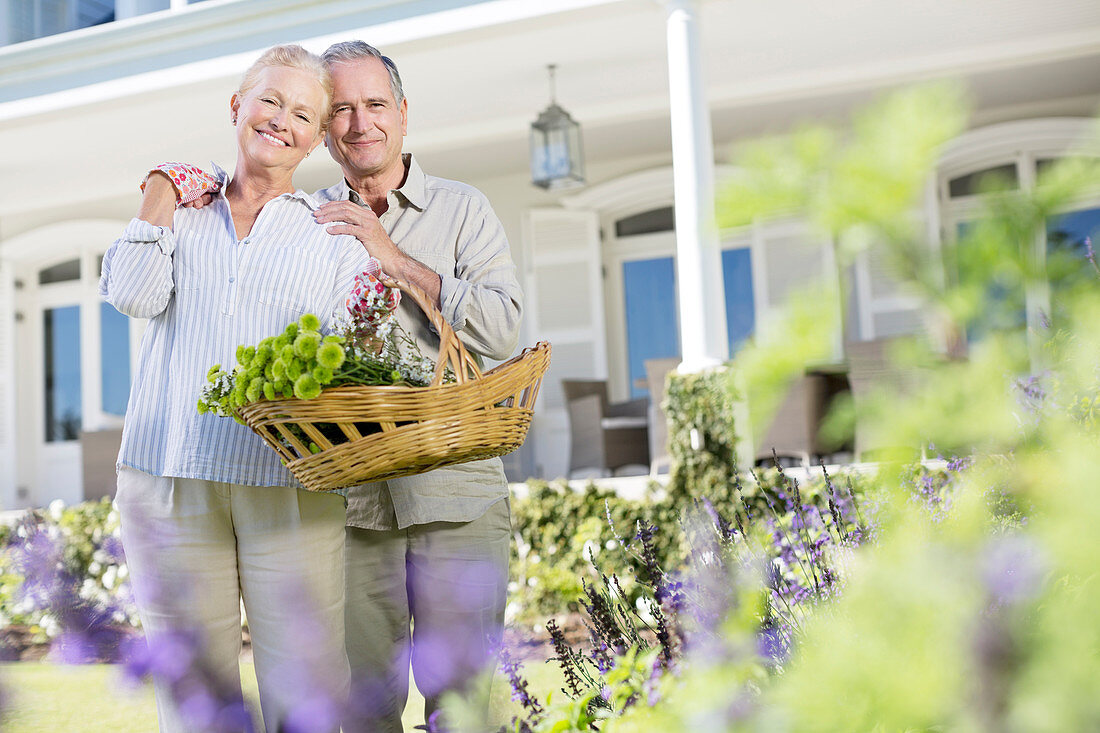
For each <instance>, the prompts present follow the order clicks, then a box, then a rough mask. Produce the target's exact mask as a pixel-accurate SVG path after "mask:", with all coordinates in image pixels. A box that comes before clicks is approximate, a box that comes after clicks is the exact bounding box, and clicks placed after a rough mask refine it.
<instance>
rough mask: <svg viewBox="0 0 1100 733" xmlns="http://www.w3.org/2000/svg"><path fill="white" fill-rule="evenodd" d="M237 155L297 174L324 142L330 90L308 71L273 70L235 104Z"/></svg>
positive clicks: (234, 100)
mask: <svg viewBox="0 0 1100 733" xmlns="http://www.w3.org/2000/svg"><path fill="white" fill-rule="evenodd" d="M230 108H231V110H232V118H231V119H232V120H233V122H234V124H235V125H236V128H237V150H238V155H239V156H240V157H242V158H244V159H245V160H247V161H249V162H251V163H254V164H257V165H259V166H262V167H274V168H289V169H291V170H293V169H294V168H296V167H297V166H298V164H299V163H301V162H302V159H303V158H305V157H306V155H307V154H308V153H309V152H310V151H312V150H313V149H314V148H315V147H317V145H318V144H319V143H320V142H321V138H322V127H321V122H322V120H323V119H324V117H325V115H326V114H327V113H328V100H327V98H326V95H325V90H324V88H323V87H322V86H321V84H320V83H319V82H318V81H317V79H316V78H315V77H314V76H313V75H312V74H310V73H309V72H308V71H304V70H302V69H296V68H292V67H289V66H268V67H266V68H264V69H263V70H262V71H261V72H260V74H259V76H258V77H257V79H256V83H255V84H254V85H253V86H252V87H251V88H250V89H248V90H247V91H245V92H244V93H243V94H234V95H233V98H232V100H231V101H230Z"/></svg>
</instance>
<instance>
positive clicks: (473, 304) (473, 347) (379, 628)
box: [314, 41, 521, 731]
mask: <svg viewBox="0 0 1100 733" xmlns="http://www.w3.org/2000/svg"><path fill="white" fill-rule="evenodd" d="M323 58H324V61H325V63H326V64H327V66H328V67H329V69H330V70H331V72H332V76H333V80H334V82H335V90H334V94H333V105H332V110H333V117H332V122H331V124H330V125H329V128H328V134H327V136H326V138H325V145H326V147H328V150H329V153H330V154H331V155H332V157H333V159H335V160H336V162H337V163H339V164H340V167H341V169H343V173H344V179H343V180H342V181H340V183H338V184H336V185H335V186H332V187H331V188H327V189H323V190H321V191H318V192H317V193H316V194H315V196H316V197H317V198H318V199H319V200H321V201H326V202H327V203H324V204H322V205H321V207H320V208H319V209H318V210H317V211H316V212H315V214H314V216H315V218H316V219H317V221H318V222H321V223H324V224H328V225H329V226H328V227H327V229H328V231H329V232H330V233H333V234H351V235H353V236H355V237H356V238H358V239H359V241H360V242H362V243H363V245H364V246H365V247H366V249H367V250H368V252H370V254H372V255H373V256H374V257H376V258H377V259H378V260H379V261H380V262H381V264H382V268H383V269H384V270H385V271H386V272H387V273H389V274H391V275H393V276H395V277H398V278H400V279H402V280H405V281H406V282H411V283H415V284H416V285H418V286H419V287H420V288H422V289H423V290H424V291H425V292H426V293H427V294H428V296H429V297H430V298H431V299H432V300H433V301H434V302H435V304H436V306H437V307H438V308H439V309H440V311H441V312H442V314H443V316H444V317H445V318H446V319H447V321H448V322H449V323H450V324H451V326H453V327H454V329H455V331H456V332H457V333H458V335H459V337H460V338H461V339H462V341H463V343H464V344H465V345H466V347H467V348H468V349H469V350H470V351H471V352H473V353H475V354H477V355H481V356H485V357H489V358H492V359H504V358H507V357H509V356H511V354H512V351H513V350H514V349H515V348H516V343H517V339H518V330H519V323H520V300H521V293H520V288H519V283H518V281H517V279H516V270H515V265H514V264H513V263H512V259H511V256H510V254H509V249H508V241H507V239H506V238H505V235H504V229H503V227H502V226H501V224H500V221H499V220H498V219H497V217H496V215H495V214H494V213H493V210H492V209H491V208H490V206H489V203H488V201H487V200H486V199H485V196H484V195H482V194H481V193H480V192H479V191H477V190H476V189H474V188H472V187H471V186H468V185H465V184H462V183H458V182H456V181H449V180H445V179H442V178H436V177H435V176H429V175H426V174H425V173H424V172H423V171H422V170H421V169H420V166H419V165H418V164H417V162H416V160H415V159H414V158H413V156H412V155H411V154H408V153H403V152H402V146H403V143H404V136H405V133H406V130H407V122H408V102H407V100H406V99H405V96H404V92H403V90H402V87H401V77H400V76H399V75H398V72H397V67H396V66H395V65H394V63H393V61H391V60H390V59H389V58H387V57H385V56H383V55H382V54H381V53H379V52H378V50H377V49H375V48H374V47H372V46H369V45H367V44H366V43H363V42H360V41H351V42H346V43H338V44H336V45H334V46H332V47H330V48H329V49H328V50H327V51H326V52H325V54H324V56H323ZM398 318H399V322H400V323H401V325H402V326H403V327H404V328H405V329H406V331H408V333H410V334H411V335H412V336H413V337H414V338H415V339H416V341H417V342H418V343H419V345H420V348H421V350H422V351H423V352H424V354H425V356H431V357H433V358H434V357H435V355H436V354H437V353H438V349H439V337H438V335H437V334H435V333H434V332H433V331H432V330H431V328H430V327H429V325H428V321H427V319H426V318H425V317H424V315H423V314H422V313H421V312H420V311H419V309H418V308H417V307H416V305H415V304H413V303H412V302H411V301H407V302H404V303H402V305H401V309H400V312H399V316H398ZM346 532H347V534H346V543H345V551H346V570H347V573H346V583H347V608H346V612H345V615H346V632H347V633H346V638H347V649H348V657H349V660H350V662H351V670H352V678H353V680H357V681H359V683H360V687H359V688H358V690H359V693H358V699H359V702H360V703H361V706H360V710H359V711H358V713H359V715H360V716H361V717H370V716H375V719H374V720H372V721H371V722H370V723H369V729H370V730H378V731H382V730H384V731H401V730H402V728H401V713H402V710H403V709H404V707H405V701H406V698H407V696H408V688H409V665H410V662H411V665H412V670H413V674H414V677H415V680H416V685H417V688H418V689H419V690H420V691H421V692H422V693H423V694H424V697H425V699H426V703H427V704H426V711H425V716H426V717H428V716H430V715H431V714H432V713H433V712H434V711H435V710H436V709H437V707H438V704H439V700H440V696H441V695H442V693H444V692H447V691H449V690H457V691H460V692H465V693H467V694H471V692H470V690H469V685H470V683H471V682H472V681H473V680H474V678H475V677H476V676H477V673H478V672H479V671H481V670H483V669H484V668H486V666H487V665H489V664H491V661H492V646H493V645H494V643H495V641H496V640H498V639H499V637H500V633H501V629H502V625H503V616H504V604H505V596H506V588H507V581H508V543H509V537H510V517H509V507H508V492H507V484H506V482H505V479H504V471H503V466H502V464H501V462H500V460H499V459H496V458H494V459H491V460H487V461H477V462H473V463H465V464H461V465H458V466H454V467H451V468H442V469H437V470H435V471H431V472H429V473H426V474H423V475H420V476H412V477H408V478H402V479H395V480H391V481H385V482H379V483H374V484H368V485H365V486H359V487H355V488H353V489H351V490H349V493H348V517H347V530H346ZM354 695H356V692H355V691H353V696H354ZM476 702H477V704H480V705H483V706H485V707H487V705H488V701H487V700H485V699H480V700H478V701H476ZM345 730H347V728H345Z"/></svg>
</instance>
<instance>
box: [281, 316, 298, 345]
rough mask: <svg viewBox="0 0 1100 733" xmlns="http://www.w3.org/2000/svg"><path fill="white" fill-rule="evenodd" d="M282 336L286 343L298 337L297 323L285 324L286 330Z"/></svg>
mask: <svg viewBox="0 0 1100 733" xmlns="http://www.w3.org/2000/svg"><path fill="white" fill-rule="evenodd" d="M283 335H284V336H286V338H287V343H290V342H291V341H293V340H294V339H296V338H297V337H298V322H297V321H295V322H294V323H288V324H286V329H285V330H284V331H283Z"/></svg>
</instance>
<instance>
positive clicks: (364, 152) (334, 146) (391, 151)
mask: <svg viewBox="0 0 1100 733" xmlns="http://www.w3.org/2000/svg"><path fill="white" fill-rule="evenodd" d="M331 71H332V81H333V95H332V122H330V123H329V128H328V134H327V135H326V137H325V145H326V147H328V150H329V153H330V154H331V155H332V158H333V160H335V161H336V162H337V163H339V164H340V167H341V168H342V169H343V170H344V176H345V177H347V178H348V180H349V181H351V182H353V183H354V182H356V181H358V180H362V179H366V178H376V177H379V176H385V175H387V174H389V173H392V172H393V171H395V170H397V169H398V168H402V167H403V163H402V162H401V146H402V144H403V143H404V137H405V133H406V132H407V130H408V114H407V113H408V104H407V103H406V100H404V99H402V100H401V104H398V103H397V100H396V99H394V97H393V90H392V89H390V75H389V73H387V71H386V67H385V65H384V64H383V63H382V62H381V61H380V60H379V59H375V58H369V59H363V60H362V61H351V62H346V63H337V64H334V65H333V66H332V68H331Z"/></svg>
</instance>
